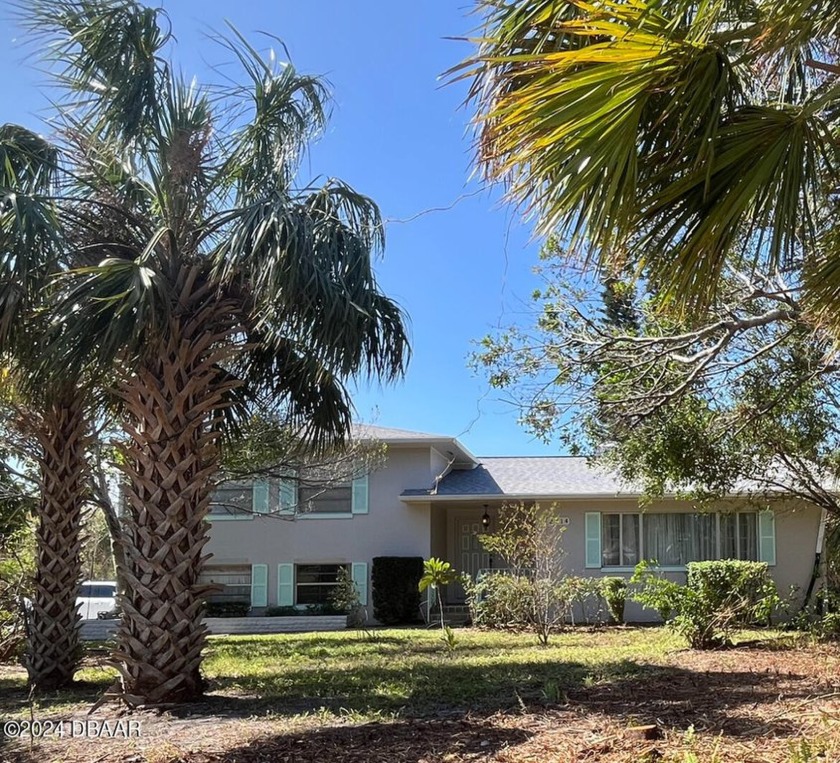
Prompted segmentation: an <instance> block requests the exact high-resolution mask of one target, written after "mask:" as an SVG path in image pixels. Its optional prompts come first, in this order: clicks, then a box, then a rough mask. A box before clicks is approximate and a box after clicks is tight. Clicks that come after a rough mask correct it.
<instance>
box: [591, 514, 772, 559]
mask: <svg viewBox="0 0 840 763" xmlns="http://www.w3.org/2000/svg"><path fill="white" fill-rule="evenodd" d="M757 517H758V515H757V514H756V513H754V512H738V513H727V514H724V513H720V514H713V513H706V514H688V513H676V512H674V513H659V514H654V513H650V514H648V513H644V514H602V515H601V565H602V566H603V567H633V566H635V565H636V564H638V562H639V561H640V560H642V559H651V560H654V559H655V560H656V561H657V562H658V563H659V564H660V565H661V566H663V567H684V566H685V565H686V564H688V563H689V562H699V561H705V560H710V559H744V560H747V561H755V560H757V559H758V519H757ZM596 537H597V536H596Z"/></svg>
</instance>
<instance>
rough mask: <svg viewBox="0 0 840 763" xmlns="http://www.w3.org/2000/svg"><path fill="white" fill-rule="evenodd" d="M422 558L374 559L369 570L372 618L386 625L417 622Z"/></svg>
mask: <svg viewBox="0 0 840 763" xmlns="http://www.w3.org/2000/svg"><path fill="white" fill-rule="evenodd" d="M421 577H423V557H422V556H377V557H375V558H374V559H373V566H372V568H371V584H372V588H373V593H372V598H373V616H374V617H375V618H376V619H377V620H379V622H380V623H383V624H385V625H400V624H410V623H416V622H417V621H418V620H419V619H420V590H419V588H418V584H419V583H420V578H421Z"/></svg>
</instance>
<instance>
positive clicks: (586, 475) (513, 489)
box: [404, 456, 639, 496]
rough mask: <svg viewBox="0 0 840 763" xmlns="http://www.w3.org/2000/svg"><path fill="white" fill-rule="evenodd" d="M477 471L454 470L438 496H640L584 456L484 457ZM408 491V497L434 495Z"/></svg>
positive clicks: (631, 486) (448, 475) (616, 477)
mask: <svg viewBox="0 0 840 763" xmlns="http://www.w3.org/2000/svg"><path fill="white" fill-rule="evenodd" d="M479 462H480V463H479V465H478V466H476V467H475V468H474V469H453V470H452V471H451V472H449V474H447V475H446V476H445V477H444V478H443V479H442V480H441V481H440V483H439V484H438V488H437V491H436V494H437V495H451V496H456V495H465V496H469V495H499V496H504V495H510V496H526V495H529V496H530V495H533V496H562V495H638V494H639V488H638V486H634V485H630V484H628V483H626V482H623V481H622V480H621V479H620V478H619V477H618V476H617V475H615V474H611V473H610V472H608V471H605V470H603V469H602V468H600V467H597V466H592V465H590V464H588V463H587V460H586V458H583V457H571V456H570V457H562V456H558V457H543V458H536V457H529V456H521V457H520V456H516V457H491V458H480V459H479ZM431 492H432V491H431V490H406V491H405V493H404V495H406V496H409V495H414V496H421V495H430V494H431Z"/></svg>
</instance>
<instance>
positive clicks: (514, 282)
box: [0, 0, 559, 455]
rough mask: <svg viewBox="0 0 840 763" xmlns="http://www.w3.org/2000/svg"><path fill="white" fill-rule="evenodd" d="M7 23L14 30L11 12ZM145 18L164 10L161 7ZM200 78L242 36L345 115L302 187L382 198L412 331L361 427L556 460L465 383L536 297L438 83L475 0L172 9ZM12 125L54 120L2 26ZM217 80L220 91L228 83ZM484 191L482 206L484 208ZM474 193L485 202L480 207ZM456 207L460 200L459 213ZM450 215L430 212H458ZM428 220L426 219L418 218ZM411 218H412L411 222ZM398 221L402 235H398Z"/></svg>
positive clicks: (506, 220)
mask: <svg viewBox="0 0 840 763" xmlns="http://www.w3.org/2000/svg"><path fill="white" fill-rule="evenodd" d="M0 3H2V6H3V11H4V12H3V13H2V18H0V21H3V22H5V21H6V20H7V18H8V17H9V15H10V13H9V10H10V9H9V5H8V4H7V3H6V2H5V0H0ZM149 4H156V3H152V2H150V3H149ZM160 4H162V5H163V7H164V8H165V9H166V10H167V12H168V13H169V15H170V17H171V20H172V26H173V30H174V33H175V35H176V37H177V40H178V43H177V46H176V48H175V52H174V60H175V62H176V63H177V64H178V65H180V67H181V68H182V70H183V72H184V74H186V75H187V76H188V77H191V76H193V75H195V76H196V77H197V78H198V79H199V80H203V79H208V78H211V77H213V76H214V75H213V74H212V72H211V71H210V67H211V66H212V65H218V64H220V63H224V62H225V61H229V57H228V56H226V54H225V53H224V51H222V50H221V49H219V48H218V46H216V45H215V44H213V43H211V42H209V41H208V40H207V39H206V33H207V32H208V31H212V30H221V29H222V28H223V26H224V22H225V20H229V21H230V22H232V23H233V24H234V25H235V26H236V27H237V28H238V29H239V30H240V31H241V32H243V33H245V34H246V35H247V36H248V37H249V38H250V39H251V40H252V41H256V42H258V46H259V47H263V46H268V44H269V43H268V42H267V41H261V40H260V38H259V37H258V36H256V32H257V31H258V30H264V31H266V32H270V33H271V34H273V35H277V36H278V37H280V38H282V39H283V40H284V42H285V43H286V45H287V47H288V49H289V53H290V54H291V58H292V61H293V62H294V64H295V65H296V66H297V68H298V69H299V70H301V71H304V72H307V73H313V74H321V75H324V76H325V77H326V78H327V79H328V80H329V81H330V83H331V84H332V87H333V90H334V94H335V108H334V114H333V119H332V122H331V124H330V128H329V131H328V133H327V134H326V135H325V136H324V138H323V139H322V140H321V141H320V142H319V143H318V144H317V145H316V146H315V147H314V149H313V151H312V154H311V157H310V160H309V163H308V166H305V167H304V172H303V175H304V177H302V178H301V180H307V179H308V176H315V175H331V176H335V177H340V178H342V179H343V180H345V181H347V182H349V183H350V184H351V185H353V186H354V187H355V188H357V189H358V190H359V191H361V192H363V193H366V194H368V195H369V196H371V197H372V198H374V199H375V200H376V201H377V203H378V204H379V205H380V207H381V209H382V213H383V215H384V217H385V218H386V219H388V220H390V221H391V222H389V224H388V228H387V249H386V254H385V259H384V260H383V261H382V262H380V263H379V264H378V267H377V272H378V275H379V280H380V283H381V286H382V287H383V289H384V290H385V292H386V293H387V294H389V295H390V296H392V297H394V298H395V299H397V300H398V301H399V302H400V304H401V305H402V306H403V307H404V308H405V310H406V311H407V313H408V314H409V316H410V319H411V335H412V345H413V349H414V356H413V360H412V363H411V366H410V368H409V371H408V375H407V377H406V379H405V381H403V382H401V383H398V384H396V385H394V386H392V387H387V388H380V387H376V388H371V389H361V390H359V391H358V393H357V394H356V396H355V404H356V408H357V410H358V414H359V418H360V419H363V420H367V421H371V420H373V421H375V423H377V424H380V425H382V426H394V427H401V428H405V429H418V430H423V431H429V432H439V433H442V434H452V435H459V436H460V437H461V439H462V441H463V442H464V444H466V445H467V446H468V447H469V448H470V449H471V450H472V451H473V452H474V453H477V454H479V455H498V454H511V455H524V454H540V453H554V452H557V451H558V448H559V446H544V445H542V444H541V443H539V442H536V441H534V440H533V438H532V437H531V436H530V435H529V434H528V433H527V432H525V431H524V430H523V429H522V428H521V427H520V426H519V425H518V424H517V423H516V413H515V411H514V410H513V409H512V408H510V407H509V406H507V405H506V404H504V403H502V402H501V401H500V400H499V399H498V394H497V393H495V392H494V391H491V390H490V389H489V387H488V384H487V382H486V379H485V378H483V377H481V376H477V375H475V374H473V373H472V372H471V371H470V370H469V369H468V368H467V363H466V360H467V356H468V355H469V354H470V352H471V350H472V345H471V342H473V341H474V340H477V339H479V338H481V337H482V336H483V335H484V334H486V333H487V332H488V331H489V330H491V329H492V328H493V327H494V326H496V325H499V324H500V323H501V324H504V323H507V322H509V321H510V320H513V319H515V318H516V317H517V314H521V312H522V311H523V310H524V309H526V308H525V305H526V303H527V300H528V296H529V295H530V293H531V291H532V290H533V288H534V286H535V285H536V283H535V280H534V278H533V276H532V275H531V268H532V266H533V265H534V264H535V263H536V255H537V249H538V246H537V244H536V243H535V242H534V241H533V240H532V239H531V229H530V227H528V226H527V225H524V224H522V223H521V222H520V220H519V217H518V215H517V213H516V212H514V211H513V210H512V209H511V208H510V207H509V206H507V205H505V204H503V203H501V202H500V200H499V194H498V193H495V192H494V193H488V192H486V191H481V186H480V185H479V184H478V183H477V182H476V181H474V180H473V181H470V175H471V171H472V152H471V135H470V134H469V131H468V129H467V122H468V113H467V112H466V111H465V110H464V109H463V108H462V102H463V99H464V95H465V90H466V86H465V85H464V84H458V85H446V86H444V85H443V84H442V82H441V80H440V75H441V73H442V72H444V71H445V70H447V69H448V68H449V67H451V66H453V65H454V64H456V63H457V62H459V61H460V60H461V58H463V56H464V55H466V54H467V53H468V52H469V50H470V48H469V46H468V45H467V44H466V43H464V42H457V41H452V40H448V39H446V38H447V37H459V36H460V37H463V36H465V35H466V34H468V33H469V32H470V31H472V30H473V29H474V27H475V26H476V23H477V19H476V17H475V16H474V15H472V14H471V9H472V4H471V3H470V2H467V0H462V1H461V2H451V1H450V0H434V1H433V2H428V3H421V4H417V3H403V2H393V1H388V0H353V2H348V0H307V2H301V1H300V0H247V2H235V1H234V2H231V0H224V2H222V1H221V0H163V2H162V3H160ZM0 28H2V30H3V31H2V39H0V70H2V71H4V72H6V77H4V87H3V107H2V114H0V119H1V120H2V121H3V122H9V121H11V122H18V123H22V124H26V125H28V126H31V127H38V126H39V115H40V114H43V113H44V109H45V108H46V107H47V95H46V93H45V91H44V90H43V88H42V87H40V85H41V84H42V82H43V79H44V78H43V76H42V75H41V74H39V73H38V72H37V71H35V70H34V68H33V64H34V62H31V61H27V57H26V52H27V49H24V48H21V46H20V45H19V43H16V42H15V39H16V37H17V35H18V30H17V29H15V27H14V25H13V24H8V23H3V24H2V26H0ZM216 79H218V77H216ZM476 192H478V193H476ZM469 194H473V195H469ZM459 199H460V200H459ZM453 204H454V206H452V208H451V209H449V210H447V211H430V212H428V213H426V214H422V213H423V212H424V211H425V210H432V209H434V208H440V207H449V206H451V205H453ZM418 215H419V216H418ZM412 218H413V219H412ZM401 221H402V222H401Z"/></svg>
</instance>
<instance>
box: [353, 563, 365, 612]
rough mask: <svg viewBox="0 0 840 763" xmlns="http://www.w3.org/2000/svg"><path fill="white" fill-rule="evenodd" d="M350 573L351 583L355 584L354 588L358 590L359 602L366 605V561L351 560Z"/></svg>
mask: <svg viewBox="0 0 840 763" xmlns="http://www.w3.org/2000/svg"><path fill="white" fill-rule="evenodd" d="M350 575H351V577H352V578H353V584H354V585H355V586H356V590H357V591H358V592H359V604H361V605H362V606H363V607H366V606H367V603H368V566H367V562H353V564H352V565H351V571H350Z"/></svg>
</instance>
